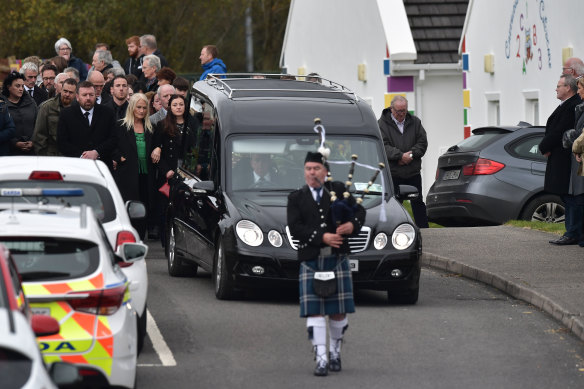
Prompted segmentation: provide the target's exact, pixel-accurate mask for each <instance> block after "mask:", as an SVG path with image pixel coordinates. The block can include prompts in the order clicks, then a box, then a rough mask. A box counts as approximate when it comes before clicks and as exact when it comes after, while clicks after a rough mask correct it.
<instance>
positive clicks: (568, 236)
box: [539, 74, 582, 246]
mask: <svg viewBox="0 0 584 389" xmlns="http://www.w3.org/2000/svg"><path fill="white" fill-rule="evenodd" d="M577 90H578V86H577V81H576V79H575V78H574V77H572V76H571V75H566V74H562V76H561V77H560V80H559V81H558V85H557V86H556V97H557V98H558V100H560V101H561V103H560V105H559V106H558V107H557V108H556V109H555V111H554V112H553V113H552V114H551V115H550V117H549V118H548V120H547V123H546V125H545V135H544V137H543V139H542V141H541V143H540V144H539V151H540V152H541V153H542V154H543V155H544V156H545V157H546V158H547V165H546V169H545V181H544V190H545V191H546V192H548V193H552V194H557V195H559V196H560V197H561V198H562V201H564V205H565V208H566V219H565V224H566V232H565V233H564V235H562V236H561V237H559V238H558V239H555V240H550V243H551V244H555V245H560V246H563V245H572V244H577V243H578V240H580V235H579V233H578V231H580V234H581V231H582V220H581V219H580V220H579V221H578V220H577V219H578V218H577V217H575V216H576V215H575V212H576V210H577V209H578V207H577V206H576V205H577V204H575V203H574V200H575V198H574V196H573V195H570V194H569V187H570V174H571V169H570V166H571V162H572V161H571V157H572V156H571V154H572V153H571V150H569V149H565V148H564V147H563V145H562V137H563V135H564V132H566V131H568V130H569V129H571V128H573V127H574V121H575V108H576V106H577V105H578V104H580V103H581V102H582V100H581V99H580V96H578V95H577V94H576V92H577ZM575 219H576V220H575ZM578 223H579V224H580V225H578Z"/></svg>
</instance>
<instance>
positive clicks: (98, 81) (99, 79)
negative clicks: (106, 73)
mask: <svg viewBox="0 0 584 389" xmlns="http://www.w3.org/2000/svg"><path fill="white" fill-rule="evenodd" d="M87 81H89V82H91V83H92V84H93V87H94V88H95V98H96V100H95V104H105V103H107V101H108V100H110V99H111V97H109V95H107V93H106V94H104V93H103V87H104V85H105V78H103V74H101V72H99V71H97V70H93V71H91V72H89V76H88V77H87Z"/></svg>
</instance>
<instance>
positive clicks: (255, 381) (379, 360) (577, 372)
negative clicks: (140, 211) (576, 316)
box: [138, 244, 584, 389]
mask: <svg viewBox="0 0 584 389" xmlns="http://www.w3.org/2000/svg"><path fill="white" fill-rule="evenodd" d="M150 246H151V251H150V253H149V255H148V259H147V261H148V273H149V277H150V279H149V282H150V288H149V296H148V309H149V312H150V314H151V317H152V319H153V320H152V321H150V322H149V328H148V330H149V338H148V339H147V341H146V344H145V347H144V351H143V353H142V354H141V355H140V358H139V360H138V363H139V368H138V387H139V388H141V389H144V388H194V387H196V388H258V387H263V388H298V387H311V386H312V385H315V384H317V385H319V387H330V388H355V387H362V388H389V387H396V388H397V387H399V388H468V387H472V388H493V387H501V388H529V389H534V388H551V387H556V388H582V387H584V359H583V357H584V344H583V343H582V342H580V341H579V340H578V339H576V338H575V337H573V336H572V335H571V334H570V333H569V332H567V331H566V329H564V328H562V327H561V324H560V323H558V322H556V321H555V320H554V319H552V318H551V317H549V316H547V315H546V314H544V313H542V312H539V311H538V310H536V309H535V308H533V307H532V306H529V305H527V304H525V303H523V302H520V301H518V300H514V299H512V298H509V297H507V296H506V295H503V294H502V293H500V292H498V291H496V290H494V289H491V288H489V287H487V286H485V285H483V284H480V283H476V282H472V281H468V280H466V279H463V278H460V277H458V276H453V275H450V274H445V273H440V272H436V271H434V270H429V269H423V271H422V280H421V285H422V286H421V289H420V301H419V302H418V304H417V305H415V306H399V305H388V304H387V303H386V295H385V293H381V292H373V291H358V292H357V293H356V296H355V297H356V303H357V313H356V314H354V315H351V316H350V318H349V327H350V328H349V330H348V332H347V337H346V342H345V344H344V347H343V371H342V372H341V373H336V374H333V373H331V374H329V376H328V377H326V378H320V377H314V376H313V375H312V369H313V366H314V365H313V361H312V353H311V347H310V343H309V342H308V340H307V335H306V329H305V321H304V320H303V319H300V318H299V317H298V304H297V296H296V295H295V293H294V292H278V291H269V292H266V293H254V294H251V295H248V296H246V297H245V298H243V299H240V300H238V301H219V300H216V299H215V296H214V294H213V285H212V281H211V278H210V275H209V274H208V273H203V274H200V275H199V276H198V277H196V278H171V277H169V276H168V274H167V269H166V260H165V259H164V256H163V253H162V250H161V248H160V247H159V246H158V245H155V244H151V245H150Z"/></svg>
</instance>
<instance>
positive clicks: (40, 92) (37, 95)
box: [25, 85, 49, 106]
mask: <svg viewBox="0 0 584 389" xmlns="http://www.w3.org/2000/svg"><path fill="white" fill-rule="evenodd" d="M25 92H26V93H29V92H28V91H26V89H25ZM29 95H30V93H29ZM32 98H33V100H34V102H35V103H36V105H37V106H40V105H41V104H42V103H43V102H44V101H46V100H48V99H49V92H47V90H46V89H44V88H39V87H38V86H36V85H35V86H34V88H33V91H32Z"/></svg>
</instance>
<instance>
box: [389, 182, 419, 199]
mask: <svg viewBox="0 0 584 389" xmlns="http://www.w3.org/2000/svg"><path fill="white" fill-rule="evenodd" d="M419 196H420V193H419V192H418V189H417V188H416V187H415V186H411V185H399V186H398V193H396V196H395V197H396V198H397V199H398V200H399V201H405V200H415V199H417V198H418V197H419Z"/></svg>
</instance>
